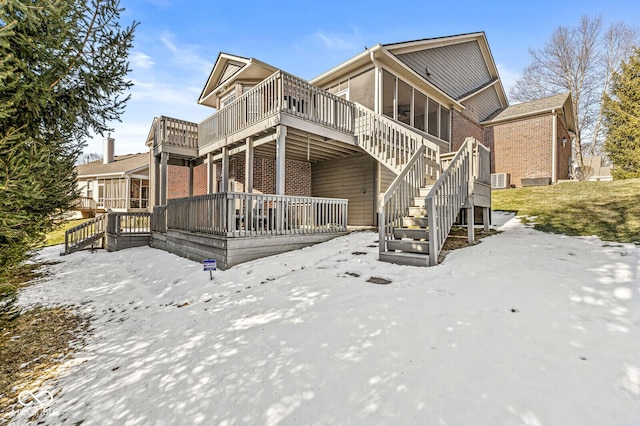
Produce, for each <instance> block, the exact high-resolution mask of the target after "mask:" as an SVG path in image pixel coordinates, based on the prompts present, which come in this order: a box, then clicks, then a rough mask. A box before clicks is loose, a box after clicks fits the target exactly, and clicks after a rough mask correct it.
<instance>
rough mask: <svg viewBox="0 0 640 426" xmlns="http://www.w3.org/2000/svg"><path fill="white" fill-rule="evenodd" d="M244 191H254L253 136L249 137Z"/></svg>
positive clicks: (245, 162)
mask: <svg viewBox="0 0 640 426" xmlns="http://www.w3.org/2000/svg"><path fill="white" fill-rule="evenodd" d="M244 186H245V188H244V192H253V136H249V137H248V138H247V147H246V151H245V161H244Z"/></svg>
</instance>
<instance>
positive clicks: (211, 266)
mask: <svg viewBox="0 0 640 426" xmlns="http://www.w3.org/2000/svg"><path fill="white" fill-rule="evenodd" d="M202 266H203V270H204V271H209V279H211V280H212V279H213V271H217V270H218V266H217V265H216V260H215V259H205V260H203V261H202Z"/></svg>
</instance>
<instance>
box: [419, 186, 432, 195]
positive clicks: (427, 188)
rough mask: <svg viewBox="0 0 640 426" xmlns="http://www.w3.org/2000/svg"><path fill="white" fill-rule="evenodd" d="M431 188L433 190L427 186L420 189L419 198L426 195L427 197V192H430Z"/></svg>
mask: <svg viewBox="0 0 640 426" xmlns="http://www.w3.org/2000/svg"><path fill="white" fill-rule="evenodd" d="M431 188H433V185H429V186H425V187H423V188H420V197H423V198H424V197H426V196H427V195H429V191H431Z"/></svg>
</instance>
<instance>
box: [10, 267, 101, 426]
mask: <svg viewBox="0 0 640 426" xmlns="http://www.w3.org/2000/svg"><path fill="white" fill-rule="evenodd" d="M42 266H45V264H27V265H23V266H22V267H20V268H17V270H15V271H14V274H12V275H11V276H10V277H7V276H4V277H0V282H1V283H2V285H3V286H11V287H12V288H14V289H15V291H16V292H17V291H18V289H19V288H21V287H25V286H27V285H30V284H31V283H33V282H34V280H36V279H38V278H40V277H42V276H43V275H46V269H45V270H43V269H40V268H41V267H42ZM16 313H17V312H16V310H11V311H8V312H4V313H0V424H2V423H4V422H6V421H8V419H9V418H10V415H11V413H12V411H13V410H18V409H20V408H21V405H20V404H19V403H18V395H19V394H20V392H22V391H24V390H29V391H31V390H37V389H39V388H40V387H41V386H42V385H43V383H44V382H45V381H47V380H50V379H52V378H55V376H56V375H57V373H58V371H59V368H60V366H61V365H62V363H63V362H64V361H65V360H66V359H67V358H68V357H69V355H70V354H71V352H72V350H73V349H72V348H73V347H74V346H76V345H77V344H81V343H82V337H79V336H83V335H84V331H85V330H86V329H87V327H88V325H89V323H88V320H87V319H86V318H83V317H81V316H78V315H76V314H74V313H73V312H71V311H70V310H68V309H65V308H46V309H45V308H34V309H31V310H29V311H26V312H21V313H20V314H19V315H16ZM35 414H38V413H35Z"/></svg>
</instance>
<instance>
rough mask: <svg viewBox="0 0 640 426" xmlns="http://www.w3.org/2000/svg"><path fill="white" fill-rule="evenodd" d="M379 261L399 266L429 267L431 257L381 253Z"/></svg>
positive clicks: (413, 254)
mask: <svg viewBox="0 0 640 426" xmlns="http://www.w3.org/2000/svg"><path fill="white" fill-rule="evenodd" d="M379 259H380V260H381V261H382V262H389V263H396V264H398V265H409V266H429V256H427V255H425V254H417V253H394V252H386V253H380V256H379Z"/></svg>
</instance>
